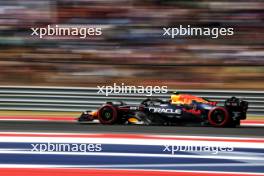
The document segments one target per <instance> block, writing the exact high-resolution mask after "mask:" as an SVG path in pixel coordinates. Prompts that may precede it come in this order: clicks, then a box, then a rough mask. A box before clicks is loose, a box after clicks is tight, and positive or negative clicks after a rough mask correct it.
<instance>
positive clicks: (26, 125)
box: [0, 121, 264, 137]
mask: <svg viewBox="0 0 264 176" xmlns="http://www.w3.org/2000/svg"><path fill="white" fill-rule="evenodd" d="M0 132H57V133H65V132H67V133H128V134H131V133H137V134H168V135H194V136H232V137H233V136H243V137H263V136H264V127H246V126H243V127H238V128H214V127H189V126H188V127H187V126H185V127H183V126H135V125H100V124H79V123H64V122H15V121H3V122H0Z"/></svg>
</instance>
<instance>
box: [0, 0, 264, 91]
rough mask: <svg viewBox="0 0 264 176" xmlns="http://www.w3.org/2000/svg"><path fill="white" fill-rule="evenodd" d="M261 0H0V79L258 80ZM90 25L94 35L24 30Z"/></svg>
mask: <svg viewBox="0 0 264 176" xmlns="http://www.w3.org/2000/svg"><path fill="white" fill-rule="evenodd" d="M263 7H264V2H263V1H262V0H251V1H246V0H229V1H227V0H226V1H217V0H212V1H207V0H196V1H193V0H185V1H174V0H74V1H73V0H37V1H35V0H8V1H7V0H0V38H1V39H0V52H1V54H0V81H1V85H32V86H33V85H40V86H43V85H45V86H84V87H86V86H97V85H113V83H114V82H115V83H120V84H121V83H125V84H127V85H130V84H131V85H132V84H133V85H145V86H147V85H160V86H162V85H166V86H168V88H187V89H196V88H197V89H249V90H251V89H252V90H261V89H263V88H264V81H263V80H264V59H263V56H264V47H263V44H264V42H263V41H264V34H263V32H264V30H263V26H264V23H263V19H264V11H263ZM49 24H50V25H52V24H54V25H55V24H59V25H60V24H61V25H97V26H100V27H102V29H103V30H102V31H103V34H102V36H100V37H91V38H89V37H88V38H86V39H80V38H78V37H72V36H68V37H65V36H64V37H49V38H45V39H39V38H37V37H36V36H35V37H34V36H31V35H30V34H31V32H32V31H31V30H30V28H31V27H34V28H35V27H46V26H47V25H49ZM179 25H186V26H187V25H191V26H200V27H208V26H209V27H219V28H220V27H226V28H228V27H233V28H234V32H235V34H234V35H233V36H223V37H219V38H218V39H212V38H210V37H187V36H186V37H185V36H183V37H178V38H174V39H169V38H165V37H164V36H162V34H163V30H162V28H163V27H178V26H179Z"/></svg>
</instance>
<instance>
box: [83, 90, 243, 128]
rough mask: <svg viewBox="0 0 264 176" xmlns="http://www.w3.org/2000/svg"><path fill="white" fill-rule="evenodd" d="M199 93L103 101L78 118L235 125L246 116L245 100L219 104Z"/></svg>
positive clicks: (89, 120)
mask: <svg viewBox="0 0 264 176" xmlns="http://www.w3.org/2000/svg"><path fill="white" fill-rule="evenodd" d="M217 104H218V102H216V101H210V100H208V99H206V98H203V97H197V96H194V95H189V94H180V93H178V92H175V93H173V94H172V95H171V97H170V99H169V100H165V101H164V100H162V99H155V98H147V99H145V100H143V101H142V102H141V103H140V104H139V105H137V106H132V105H127V104H126V103H124V102H123V101H118V102H106V103H105V104H103V105H102V106H101V107H100V108H99V109H98V110H96V111H85V112H83V113H82V114H81V116H80V117H79V118H78V121H79V122H91V121H95V120H97V121H99V122H100V123H101V124H105V125H112V124H142V125H189V124H190V125H199V126H213V127H236V126H239V125H240V120H244V119H246V114H247V109H248V102H247V101H244V100H241V99H239V98H236V97H231V98H228V99H226V100H225V102H224V105H223V106H218V105H217Z"/></svg>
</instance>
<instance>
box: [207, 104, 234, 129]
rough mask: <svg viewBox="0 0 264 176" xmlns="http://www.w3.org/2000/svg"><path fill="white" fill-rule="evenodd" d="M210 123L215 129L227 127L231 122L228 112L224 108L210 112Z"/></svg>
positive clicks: (217, 108)
mask: <svg viewBox="0 0 264 176" xmlns="http://www.w3.org/2000/svg"><path fill="white" fill-rule="evenodd" d="M208 121H209V123H210V125H212V126H214V127H225V126H227V125H228V123H229V121H230V117H229V114H228V112H227V110H226V109H225V108H223V107H216V108H214V109H212V110H210V111H209V114H208Z"/></svg>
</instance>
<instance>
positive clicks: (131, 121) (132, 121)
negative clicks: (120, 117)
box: [128, 117, 138, 123]
mask: <svg viewBox="0 0 264 176" xmlns="http://www.w3.org/2000/svg"><path fill="white" fill-rule="evenodd" d="M128 122H130V123H137V122H138V119H136V118H134V117H131V118H129V119H128Z"/></svg>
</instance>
